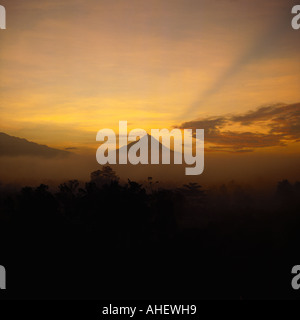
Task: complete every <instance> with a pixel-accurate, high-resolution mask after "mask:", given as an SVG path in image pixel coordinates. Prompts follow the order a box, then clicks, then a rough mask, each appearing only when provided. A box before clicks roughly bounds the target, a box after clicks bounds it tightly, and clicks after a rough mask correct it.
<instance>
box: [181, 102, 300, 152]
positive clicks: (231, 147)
mask: <svg viewBox="0 0 300 320" xmlns="http://www.w3.org/2000/svg"><path fill="white" fill-rule="evenodd" d="M232 127H238V130H231V129H230V128H232ZM179 128H181V129H188V128H189V129H194V130H195V129H204V130H205V141H206V143H208V144H209V148H208V149H209V150H210V151H227V152H251V151H254V150H255V149H257V148H266V147H274V146H286V145H287V144H288V143H289V142H299V141H300V103H295V104H289V105H287V104H275V105H269V106H263V107H260V108H258V109H256V110H252V111H249V112H246V113H245V114H239V115H227V116H219V117H214V118H212V117H210V118H204V119H198V120H194V121H189V122H184V123H183V124H181V125H180V126H179Z"/></svg>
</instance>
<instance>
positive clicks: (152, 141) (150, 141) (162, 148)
mask: <svg viewBox="0 0 300 320" xmlns="http://www.w3.org/2000/svg"><path fill="white" fill-rule="evenodd" d="M143 140H146V143H147V144H148V164H151V145H152V144H157V143H158V146H159V163H160V164H161V163H162V156H163V155H164V154H169V153H170V162H171V163H174V156H175V155H177V153H176V152H174V151H173V150H171V149H169V148H167V147H165V146H164V145H163V144H161V143H160V142H159V141H157V140H156V139H155V138H153V137H152V136H151V135H149V134H147V135H145V136H143V137H142V138H141V139H140V140H138V141H143ZM138 141H133V142H131V143H129V144H128V145H127V146H124V147H122V148H120V149H118V150H117V157H119V155H120V154H122V153H125V154H126V152H127V154H128V150H129V149H130V148H131V147H132V146H134V145H135V144H136V143H137V142H138ZM142 157H143V155H142Z"/></svg>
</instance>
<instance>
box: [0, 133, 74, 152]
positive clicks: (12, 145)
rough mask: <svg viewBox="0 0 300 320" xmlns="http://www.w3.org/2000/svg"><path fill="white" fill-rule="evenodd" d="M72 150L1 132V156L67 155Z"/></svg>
mask: <svg viewBox="0 0 300 320" xmlns="http://www.w3.org/2000/svg"><path fill="white" fill-rule="evenodd" d="M70 154H71V152H68V151H64V150H59V149H54V148H50V147H48V146H45V145H41V144H37V143H34V142H31V141H28V140H26V139H21V138H17V137H13V136H10V135H8V134H6V133H3V132H0V156H34V157H45V158H53V157H66V156H68V155H70Z"/></svg>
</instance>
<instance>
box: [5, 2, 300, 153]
mask: <svg viewBox="0 0 300 320" xmlns="http://www.w3.org/2000/svg"><path fill="white" fill-rule="evenodd" d="M1 4H2V5H4V6H5V7H6V10H7V29H6V30H1V31H0V79H1V82H0V101H1V104H0V125H1V130H0V131H3V132H6V133H8V134H11V135H15V136H19V137H23V138H26V139H28V140H32V141H35V142H38V143H43V144H47V145H50V146H54V147H59V148H65V147H79V148H80V149H84V148H88V147H91V146H94V145H95V144H96V141H95V137H96V133H97V131H98V130H100V129H102V128H105V127H108V128H112V129H115V130H117V127H118V121H119V120H127V121H128V123H129V127H130V128H143V129H146V130H149V129H150V128H172V127H173V126H179V125H181V124H182V123H183V122H190V121H194V120H196V119H199V118H201V119H210V118H212V117H220V116H222V117H224V116H226V117H228V115H238V114H240V115H243V114H246V113H247V112H248V111H250V110H255V109H257V108H259V107H261V106H272V105H274V104H277V103H284V104H286V105H290V104H296V103H298V102H299V101H300V90H299V89H300V87H299V83H300V62H299V61H300V59H299V52H300V50H299V49H300V41H299V40H300V31H295V30H293V29H292V28H291V18H292V15H291V8H292V7H293V5H294V4H295V1H289V0H274V1H261V0H252V1H248V0H236V1H233V0H218V1H213V0H147V1H144V0H126V1H125V0H72V1H71V0H67V1H59V0H43V1H38V0H26V1H24V0H2V1H1ZM297 108H298V106H297V107H296V109H297ZM274 119H275V118H274ZM276 119H277V118H276ZM276 119H275V120H274V123H278V120H276ZM264 121H266V119H264ZM265 124H266V122H264V123H262V122H261V121H259V120H257V122H253V123H251V126H250V125H248V124H245V123H244V124H243V125H242V128H241V123H239V122H237V121H231V120H230V121H229V122H228V123H226V126H227V127H226V126H225V127H222V130H227V131H228V130H231V131H232V130H235V131H239V132H240V131H241V130H242V131H243V132H248V131H251V132H254V133H255V132H256V133H257V132H264V131H265V130H266V127H265ZM228 126H229V128H228ZM272 128H273V126H272ZM268 130H269V129H268ZM272 130H273V129H272ZM277 134H278V131H277ZM280 134H281V133H280ZM285 137H286V136H285ZM248 138H249V137H248V136H247V139H248ZM223 139H224V135H223ZM293 139H294V140H297V137H295V136H293ZM271 147H272V145H271ZM274 148H275V146H274ZM292 148H296V149H297V150H298V147H297V146H296V147H295V145H293V146H292Z"/></svg>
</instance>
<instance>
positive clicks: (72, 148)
mask: <svg viewBox="0 0 300 320" xmlns="http://www.w3.org/2000/svg"><path fill="white" fill-rule="evenodd" d="M65 150H78V148H76V147H67V148H65Z"/></svg>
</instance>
